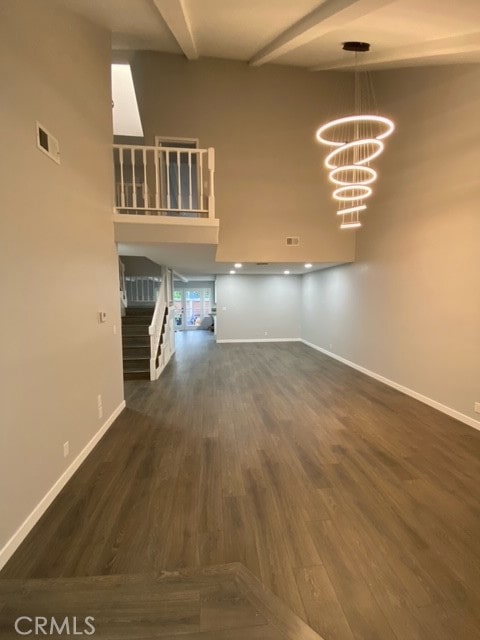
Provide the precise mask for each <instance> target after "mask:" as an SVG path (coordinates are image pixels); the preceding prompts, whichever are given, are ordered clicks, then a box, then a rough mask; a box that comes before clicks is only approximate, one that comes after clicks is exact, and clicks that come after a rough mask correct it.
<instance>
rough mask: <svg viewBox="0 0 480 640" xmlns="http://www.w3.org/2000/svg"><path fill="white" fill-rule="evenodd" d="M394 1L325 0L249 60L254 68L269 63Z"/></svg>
mask: <svg viewBox="0 0 480 640" xmlns="http://www.w3.org/2000/svg"><path fill="white" fill-rule="evenodd" d="M393 1H394V0H325V1H324V2H323V3H322V4H321V5H320V6H319V7H317V8H316V9H314V10H313V11H311V12H310V13H309V14H307V15H306V16H304V17H303V18H301V19H300V20H299V21H298V22H295V24H293V25H292V26H290V27H289V28H288V29H286V30H285V31H283V32H282V33H281V34H280V35H279V36H277V37H276V38H275V39H274V40H272V41H271V42H269V43H268V44H267V45H265V46H264V47H263V48H262V49H260V51H258V52H257V53H256V54H255V55H254V56H253V58H252V59H251V60H250V64H251V65H252V66H254V67H256V66H260V65H262V64H265V63H266V62H271V61H272V60H275V59H276V58H279V57H280V56H283V55H285V54H286V53H288V52H289V51H292V50H293V49H297V48H298V47H300V46H302V45H304V44H307V43H308V42H311V41H312V40H315V39H316V38H319V37H321V36H322V35H324V34H325V33H328V32H329V31H332V30H333V29H337V28H339V27H340V26H342V25H345V22H346V21H351V20H356V19H357V18H360V17H362V16H364V15H367V14H368V13H371V12H372V11H375V10H377V9H379V8H381V7H383V6H385V5H387V4H390V3H391V2H393Z"/></svg>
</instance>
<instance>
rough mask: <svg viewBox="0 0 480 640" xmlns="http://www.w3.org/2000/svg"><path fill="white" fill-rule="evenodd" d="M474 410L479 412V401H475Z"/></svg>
mask: <svg viewBox="0 0 480 640" xmlns="http://www.w3.org/2000/svg"><path fill="white" fill-rule="evenodd" d="M474 410H475V412H476V413H480V402H475V406H474Z"/></svg>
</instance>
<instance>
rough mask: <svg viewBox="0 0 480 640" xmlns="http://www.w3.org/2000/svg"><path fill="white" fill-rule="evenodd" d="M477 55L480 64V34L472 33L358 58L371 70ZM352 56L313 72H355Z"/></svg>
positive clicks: (327, 64) (360, 65)
mask: <svg viewBox="0 0 480 640" xmlns="http://www.w3.org/2000/svg"><path fill="white" fill-rule="evenodd" d="M470 53H478V54H479V61H480V33H469V34H467V35H460V36H451V37H449V38H441V39H438V40H428V41H427V42H420V43H418V44H413V45H408V46H405V47H398V48H395V49H387V50H385V51H381V52H380V53H368V54H365V57H363V54H362V55H360V56H359V57H358V68H359V69H371V68H375V67H384V66H386V65H387V66H388V65H390V66H408V64H409V63H410V62H411V63H413V62H415V64H416V65H418V63H419V62H421V61H422V60H423V61H424V62H425V63H428V62H434V61H438V62H439V63H440V62H441V59H442V58H444V57H446V56H450V57H451V56H461V55H464V54H470ZM353 68H354V64H353V57H352V56H349V57H347V56H346V57H345V58H342V59H341V60H337V61H336V62H335V61H334V62H329V63H325V64H324V65H319V66H317V67H313V68H312V69H311V70H312V71H325V70H342V69H345V70H348V69H353Z"/></svg>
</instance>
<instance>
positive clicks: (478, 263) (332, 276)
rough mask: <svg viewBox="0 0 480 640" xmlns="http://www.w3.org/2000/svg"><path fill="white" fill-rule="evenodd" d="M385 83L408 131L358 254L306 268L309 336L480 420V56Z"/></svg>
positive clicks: (387, 97) (393, 153)
mask: <svg viewBox="0 0 480 640" xmlns="http://www.w3.org/2000/svg"><path fill="white" fill-rule="evenodd" d="M374 82H375V87H376V90H377V94H378V100H379V104H380V105H382V106H384V107H385V108H386V110H387V111H389V112H390V113H392V114H393V118H394V120H395V122H396V124H397V131H396V133H395V135H394V136H393V137H392V138H391V139H389V140H388V147H389V149H388V152H386V153H385V154H384V156H382V157H381V158H380V159H379V161H378V167H379V170H380V178H379V181H378V186H377V187H376V195H375V196H374V197H373V198H372V201H371V207H369V209H368V211H367V212H366V214H365V217H364V218H365V227H364V229H363V230H361V231H359V232H358V234H357V262H356V263H355V264H353V265H345V266H342V267H337V268H333V269H328V270H326V271H323V272H318V273H313V274H310V275H308V276H306V277H305V279H304V286H303V328H302V336H303V338H305V339H306V340H308V341H310V342H312V343H315V344H316V345H319V346H321V347H323V348H325V349H327V350H329V351H332V352H334V353H336V354H338V355H340V356H342V357H344V358H346V359H348V360H350V361H353V362H354V363H356V364H358V365H361V366H363V367H366V368H367V369H370V370H372V371H373V372H375V373H377V374H380V375H382V376H385V377H386V378H389V379H391V380H393V381H395V382H397V383H398V384H401V385H403V386H406V387H408V388H410V389H413V390H414V391H416V392H418V393H421V394H423V395H425V396H427V397H429V398H431V399H433V400H436V401H437V402H440V403H442V404H444V405H446V406H448V407H451V408H453V409H455V410H457V411H459V412H461V413H463V414H465V415H467V416H469V417H470V418H476V419H477V420H478V419H479V418H480V416H479V414H478V413H474V411H473V405H474V402H475V401H477V402H479V401H480V242H479V238H480V214H479V202H480V179H479V167H480V126H479V114H480V67H479V66H478V65H465V66H458V67H445V68H429V69H418V70H413V69H412V70H402V71H388V72H382V73H378V74H375V78H374Z"/></svg>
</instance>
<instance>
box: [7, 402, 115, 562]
mask: <svg viewBox="0 0 480 640" xmlns="http://www.w3.org/2000/svg"><path fill="white" fill-rule="evenodd" d="M125 406H126V404H125V400H123V401H122V402H121V403H120V404H119V405H118V407H117V408H116V409H115V411H114V412H113V413H112V415H111V416H110V417H109V418H107V420H106V421H105V422H104V424H103V425H102V426H101V427H100V429H99V430H98V431H97V433H96V434H95V435H94V436H93V438H92V439H91V440H90V441H89V442H88V443H87V444H86V446H85V447H84V448H83V449H82V451H80V453H79V454H78V456H77V457H76V458H75V460H74V461H73V462H72V464H71V465H70V466H69V467H68V468H67V469H65V471H64V472H63V473H62V475H61V476H60V477H59V478H58V480H57V481H56V482H55V484H54V485H53V486H52V487H51V489H50V490H49V491H48V492H47V493H46V494H45V495H44V496H43V498H42V499H41V500H40V502H39V503H38V504H37V506H36V507H35V508H34V509H33V511H32V512H31V513H30V515H29V516H27V518H26V519H25V521H24V522H23V523H22V524H21V525H20V527H19V528H18V529H17V530H16V531H15V533H14V534H13V536H12V537H11V538H10V540H8V542H7V543H6V544H5V545H4V547H3V548H2V549H1V550H0V569H2V567H4V566H5V564H6V563H7V562H8V560H9V559H10V558H11V557H12V555H13V554H14V553H15V551H16V550H17V548H18V547H19V546H20V544H21V543H22V542H23V540H24V539H25V538H26V537H27V535H28V534H29V533H30V531H31V530H32V529H33V527H34V526H35V525H36V524H37V522H38V521H39V520H40V518H41V517H42V516H43V514H44V513H45V511H46V510H47V509H48V507H49V506H50V505H51V504H52V502H53V501H54V500H55V498H56V497H57V496H58V494H59V493H60V491H61V490H62V489H63V487H64V486H65V485H66V484H67V482H68V481H69V480H70V478H71V477H72V476H73V474H74V473H75V471H76V470H77V469H78V468H79V467H80V465H81V464H82V462H83V461H84V460H85V459H86V458H87V456H88V455H89V453H90V452H91V451H92V450H93V448H94V447H95V445H96V444H97V443H98V442H99V441H100V439H101V438H102V437H103V436H104V434H105V433H106V432H107V431H108V429H109V428H110V427H111V425H112V424H113V423H114V421H115V420H116V418H117V417H118V416H119V415H120V413H121V412H122V411H123V410H124V409H125Z"/></svg>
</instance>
